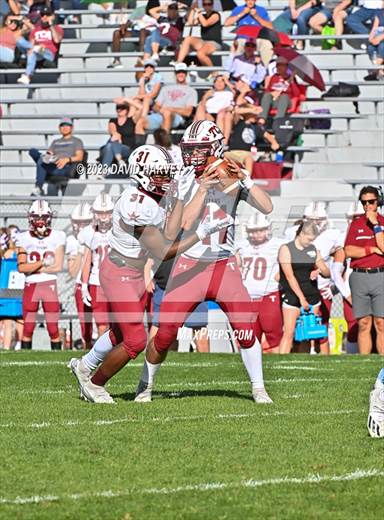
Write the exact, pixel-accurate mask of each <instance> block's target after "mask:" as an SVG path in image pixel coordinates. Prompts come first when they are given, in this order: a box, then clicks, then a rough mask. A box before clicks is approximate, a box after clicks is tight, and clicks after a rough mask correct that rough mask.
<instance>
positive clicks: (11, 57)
mask: <svg viewBox="0 0 384 520" xmlns="http://www.w3.org/2000/svg"><path fill="white" fill-rule="evenodd" d="M32 28H33V26H32V24H31V23H30V22H29V21H28V20H25V21H24V19H22V18H20V17H17V16H15V15H13V14H12V15H8V16H7V17H6V18H5V20H4V26H3V27H1V28H0V62H2V63H14V61H15V57H16V55H15V51H16V48H19V49H20V50H22V51H27V50H28V49H30V48H31V47H32V45H31V43H30V42H29V41H28V40H26V39H25V38H24V37H23V34H25V33H26V32H28V31H30V30H31V29H32Z"/></svg>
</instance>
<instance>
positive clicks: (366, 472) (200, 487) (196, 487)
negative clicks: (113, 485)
mask: <svg viewBox="0 0 384 520" xmlns="http://www.w3.org/2000/svg"><path fill="white" fill-rule="evenodd" d="M382 477H384V471H382V470H380V469H376V468H372V469H356V470H354V471H352V472H350V473H344V474H341V475H319V474H311V475H306V476H304V477H290V476H285V477H278V478H269V479H260V480H256V479H250V480H240V481H232V482H200V483H197V484H186V485H184V486H177V487H163V488H131V489H121V490H117V491H112V490H105V491H94V492H92V491H87V492H85V493H72V494H62V495H34V496H30V497H20V496H18V497H16V498H4V497H1V498H0V504H9V505H27V504H41V503H46V502H58V501H62V500H71V501H77V500H87V499H94V498H120V497H125V496H129V495H133V496H137V495H174V494H177V493H187V492H204V491H216V490H219V491H220V490H223V489H226V490H231V489H239V488H245V489H249V488H251V489H252V488H258V487H263V486H276V485H278V486H281V485H290V484H300V485H305V484H320V483H322V482H349V481H352V480H361V479H367V478H382Z"/></svg>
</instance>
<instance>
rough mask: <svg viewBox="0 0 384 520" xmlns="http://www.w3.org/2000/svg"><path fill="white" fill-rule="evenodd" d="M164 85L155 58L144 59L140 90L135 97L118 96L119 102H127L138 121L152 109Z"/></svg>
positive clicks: (135, 119) (133, 116) (134, 118)
mask: <svg viewBox="0 0 384 520" xmlns="http://www.w3.org/2000/svg"><path fill="white" fill-rule="evenodd" d="M162 85H163V78H162V76H161V74H160V73H159V72H156V62H155V60H151V59H148V60H145V61H144V72H143V73H142V75H141V78H140V79H139V91H138V93H137V94H135V95H134V96H133V97H120V98H116V99H115V102H116V103H118V104H124V103H127V104H128V105H129V106H130V107H131V108H132V109H133V111H132V113H131V117H132V118H133V120H134V121H135V123H136V122H137V120H138V119H139V118H140V117H147V115H148V113H149V112H150V110H151V109H152V107H153V105H154V103H155V101H156V98H157V96H158V95H159V92H160V89H161V87H162Z"/></svg>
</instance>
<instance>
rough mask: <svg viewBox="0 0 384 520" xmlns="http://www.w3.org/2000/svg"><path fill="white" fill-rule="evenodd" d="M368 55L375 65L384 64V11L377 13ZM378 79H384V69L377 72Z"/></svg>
mask: <svg viewBox="0 0 384 520" xmlns="http://www.w3.org/2000/svg"><path fill="white" fill-rule="evenodd" d="M368 42H369V43H368V54H369V57H370V58H371V60H372V62H373V63H375V65H383V63H384V9H380V10H378V11H377V15H376V16H375V18H374V20H373V24H372V29H371V32H370V33H369V40H368ZM375 74H376V79H383V78H384V71H383V69H380V70H378V71H377V72H375Z"/></svg>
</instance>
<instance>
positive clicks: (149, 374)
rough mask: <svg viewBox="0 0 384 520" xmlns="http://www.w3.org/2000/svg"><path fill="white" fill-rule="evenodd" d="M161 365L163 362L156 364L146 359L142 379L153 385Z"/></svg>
mask: <svg viewBox="0 0 384 520" xmlns="http://www.w3.org/2000/svg"><path fill="white" fill-rule="evenodd" d="M160 367H161V363H157V364H156V365H154V364H153V363H150V362H149V361H147V360H146V359H145V360H144V366H143V372H142V374H141V380H142V381H144V382H145V383H148V385H151V386H152V385H153V381H154V379H155V376H156V374H157V372H158V371H159V368H160Z"/></svg>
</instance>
